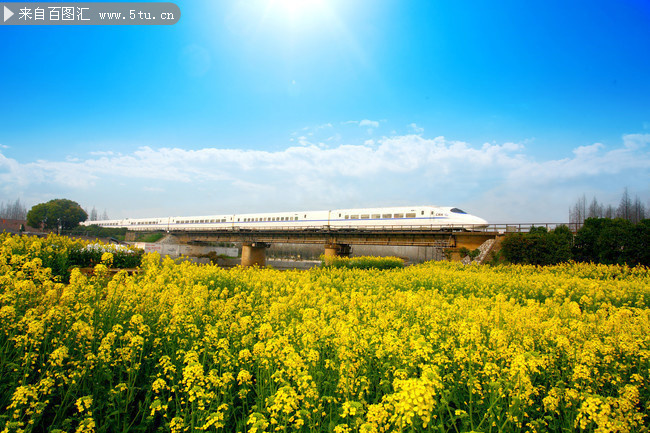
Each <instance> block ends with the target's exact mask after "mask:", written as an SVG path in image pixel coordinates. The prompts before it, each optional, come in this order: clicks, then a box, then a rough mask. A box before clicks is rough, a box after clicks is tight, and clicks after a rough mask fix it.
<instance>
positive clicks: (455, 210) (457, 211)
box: [451, 207, 467, 214]
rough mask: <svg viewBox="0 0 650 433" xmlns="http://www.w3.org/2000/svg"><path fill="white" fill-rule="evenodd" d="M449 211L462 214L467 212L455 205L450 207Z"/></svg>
mask: <svg viewBox="0 0 650 433" xmlns="http://www.w3.org/2000/svg"><path fill="white" fill-rule="evenodd" d="M451 212H453V213H462V214H465V213H467V212H464V211H462V210H460V209H458V208H457V207H455V208H453V209H451Z"/></svg>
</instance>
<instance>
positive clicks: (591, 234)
mask: <svg viewBox="0 0 650 433" xmlns="http://www.w3.org/2000/svg"><path fill="white" fill-rule="evenodd" d="M648 245H650V220H647V219H646V220H643V221H641V222H639V223H638V224H633V223H631V222H630V221H627V220H624V219H621V218H617V219H609V218H589V219H587V220H586V221H585V223H584V225H583V226H582V227H581V228H580V230H578V232H577V233H576V234H575V236H574V235H573V233H572V232H571V231H570V230H569V229H568V228H567V227H566V226H560V227H557V228H556V229H554V230H551V231H547V230H546V228H544V227H536V228H533V229H531V231H530V232H529V233H513V234H510V235H508V236H507V237H506V238H505V239H504V241H503V243H502V245H501V251H502V254H503V257H504V258H505V259H506V260H507V261H509V262H510V263H515V264H531V265H554V264H557V263H562V262H567V261H570V260H575V261H578V262H593V263H602V264H608V265H614V264H618V265H622V264H627V265H630V266H634V265H644V266H650V249H648Z"/></svg>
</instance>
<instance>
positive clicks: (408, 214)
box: [406, 212, 415, 218]
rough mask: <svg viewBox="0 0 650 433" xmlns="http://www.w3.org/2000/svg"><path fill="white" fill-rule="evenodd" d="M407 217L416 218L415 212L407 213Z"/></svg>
mask: <svg viewBox="0 0 650 433" xmlns="http://www.w3.org/2000/svg"><path fill="white" fill-rule="evenodd" d="M406 218H415V212H413V213H407V214H406Z"/></svg>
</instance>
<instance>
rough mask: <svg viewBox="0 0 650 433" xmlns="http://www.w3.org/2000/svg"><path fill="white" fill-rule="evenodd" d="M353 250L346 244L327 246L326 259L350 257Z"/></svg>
mask: <svg viewBox="0 0 650 433" xmlns="http://www.w3.org/2000/svg"><path fill="white" fill-rule="evenodd" d="M351 252H352V248H350V245H346V244H325V258H326V259H327V258H328V257H350V253H351Z"/></svg>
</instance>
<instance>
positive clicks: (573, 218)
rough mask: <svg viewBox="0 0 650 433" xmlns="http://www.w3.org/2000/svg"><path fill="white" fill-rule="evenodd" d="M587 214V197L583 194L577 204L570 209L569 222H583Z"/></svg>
mask: <svg viewBox="0 0 650 433" xmlns="http://www.w3.org/2000/svg"><path fill="white" fill-rule="evenodd" d="M586 214H587V198H586V197H585V195H584V194H583V195H582V197H580V198H579V199H578V201H577V202H576V204H575V205H574V206H573V207H572V208H571V209H570V210H569V222H570V223H572V224H582V223H583V222H584V221H585V217H586Z"/></svg>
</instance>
